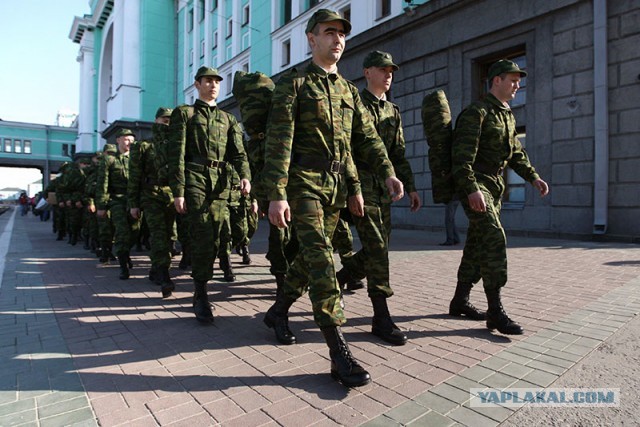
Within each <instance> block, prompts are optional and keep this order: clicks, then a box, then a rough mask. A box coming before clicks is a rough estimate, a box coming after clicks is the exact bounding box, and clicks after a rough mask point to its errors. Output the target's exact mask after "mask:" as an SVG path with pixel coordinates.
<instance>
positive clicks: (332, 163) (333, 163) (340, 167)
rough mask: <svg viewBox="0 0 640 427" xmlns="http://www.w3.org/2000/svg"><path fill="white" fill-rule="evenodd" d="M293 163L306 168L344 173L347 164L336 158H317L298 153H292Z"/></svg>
mask: <svg viewBox="0 0 640 427" xmlns="http://www.w3.org/2000/svg"><path fill="white" fill-rule="evenodd" d="M292 160H293V163H295V164H297V165H298V166H302V167H303V168H307V169H315V170H322V171H327V172H331V173H338V174H340V173H344V171H345V170H347V166H346V165H345V164H344V163H342V162H339V161H337V160H325V159H318V158H316V157H311V156H302V155H300V154H294V155H293V159H292Z"/></svg>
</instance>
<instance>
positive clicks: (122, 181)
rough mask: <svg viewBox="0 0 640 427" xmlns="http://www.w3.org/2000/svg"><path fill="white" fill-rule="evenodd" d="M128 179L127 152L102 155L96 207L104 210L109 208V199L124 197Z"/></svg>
mask: <svg viewBox="0 0 640 427" xmlns="http://www.w3.org/2000/svg"><path fill="white" fill-rule="evenodd" d="M132 148H133V144H132ZM128 180H129V153H128V152H127V153H125V154H122V153H120V152H118V154H116V155H115V156H104V157H103V158H102V160H100V163H99V164H98V184H97V185H96V207H97V208H98V209H100V210H106V209H108V208H109V202H110V201H112V200H116V199H118V200H122V199H125V198H126V194H127V182H128Z"/></svg>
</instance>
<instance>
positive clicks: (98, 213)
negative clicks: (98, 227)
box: [96, 209, 107, 218]
mask: <svg viewBox="0 0 640 427" xmlns="http://www.w3.org/2000/svg"><path fill="white" fill-rule="evenodd" d="M96 216H97V217H98V218H106V217H107V211H106V210H104V209H98V210H97V211H96Z"/></svg>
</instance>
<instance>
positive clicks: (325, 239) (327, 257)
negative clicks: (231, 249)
mask: <svg viewBox="0 0 640 427" xmlns="http://www.w3.org/2000/svg"><path fill="white" fill-rule="evenodd" d="M289 206H290V208H291V214H292V222H293V226H294V227H295V229H296V234H297V237H298V244H299V246H300V248H299V251H298V254H297V256H296V257H295V259H294V260H293V263H292V264H291V266H290V267H289V271H288V272H287V278H286V280H285V284H284V288H283V292H284V295H285V296H287V297H289V298H293V299H298V298H300V297H301V296H302V294H304V292H305V291H307V290H308V291H309V298H310V299H311V305H312V307H313V318H314V320H315V322H316V324H317V325H318V326H319V327H320V328H323V327H326V326H340V325H342V324H343V323H344V322H345V321H346V320H345V317H344V313H343V311H342V308H341V307H340V289H339V288H338V283H337V280H336V270H335V266H334V263H333V247H332V246H331V238H332V237H333V232H334V230H335V228H336V223H337V222H338V218H339V216H340V208H337V207H333V206H323V205H322V203H321V202H320V201H319V200H313V199H296V200H289Z"/></svg>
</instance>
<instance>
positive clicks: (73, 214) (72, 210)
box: [64, 206, 83, 238]
mask: <svg viewBox="0 0 640 427" xmlns="http://www.w3.org/2000/svg"><path fill="white" fill-rule="evenodd" d="M82 210H83V208H77V207H75V206H72V207H68V206H67V207H65V208H64V211H65V218H66V220H67V227H66V229H67V233H68V234H69V235H71V236H76V238H79V237H80V232H81V231H82Z"/></svg>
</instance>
